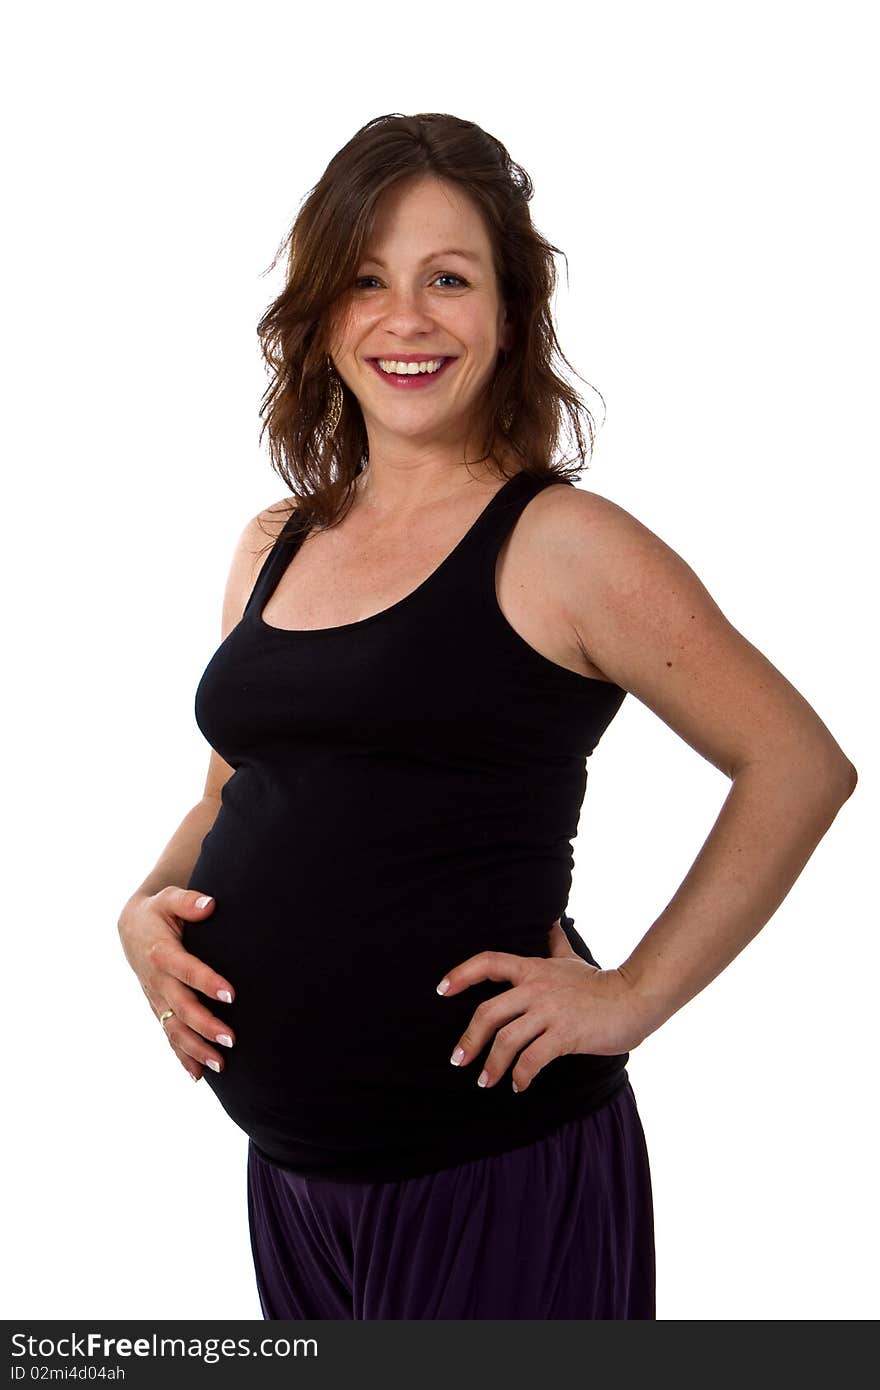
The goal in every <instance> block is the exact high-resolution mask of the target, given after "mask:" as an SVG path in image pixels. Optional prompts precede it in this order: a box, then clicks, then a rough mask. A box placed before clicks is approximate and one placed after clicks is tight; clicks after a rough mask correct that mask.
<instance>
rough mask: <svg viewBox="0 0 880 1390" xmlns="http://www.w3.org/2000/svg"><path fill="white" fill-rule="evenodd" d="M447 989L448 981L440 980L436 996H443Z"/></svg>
mask: <svg viewBox="0 0 880 1390" xmlns="http://www.w3.org/2000/svg"><path fill="white" fill-rule="evenodd" d="M448 988H449V981H448V980H441V981H440V983H439V985H438V986H437V993H438V994H445V993H446V991H447V990H448Z"/></svg>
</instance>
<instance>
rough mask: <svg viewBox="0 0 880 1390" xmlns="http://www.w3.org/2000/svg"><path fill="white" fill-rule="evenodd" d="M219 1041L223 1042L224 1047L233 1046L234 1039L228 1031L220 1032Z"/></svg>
mask: <svg viewBox="0 0 880 1390" xmlns="http://www.w3.org/2000/svg"><path fill="white" fill-rule="evenodd" d="M217 1041H218V1043H222V1044H223V1046H224V1047H231V1046H232V1039H231V1038H230V1036H229V1034H228V1033H218V1034H217Z"/></svg>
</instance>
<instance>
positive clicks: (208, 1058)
mask: <svg viewBox="0 0 880 1390" xmlns="http://www.w3.org/2000/svg"><path fill="white" fill-rule="evenodd" d="M286 512H287V508H282V507H276V508H268V509H267V510H266V511H265V512H261V513H260V514H259V515H258V516H256V517H254V518H252V520H251V521H249V522H248V524H247V526H245V528H244V530H243V531H242V533H241V535H240V537H239V540H238V543H237V546H236V550H235V554H234V556H233V560H232V565H231V567H230V571H229V577H228V580H227V584H226V592H225V595H224V599H223V617H222V623H221V635H222V638H224V639H225V638H226V637H227V636H228V634H229V633H230V632H231V631H232V629H233V627H235V626H236V624H237V623H238V622H239V621H240V620H241V617H242V614H243V612H244V608H245V605H246V603H247V599H248V597H249V595H250V593H251V591H252V589H253V585H254V583H255V582H256V578H257V575H258V572H259V568H260V565H261V564H262V563H264V562H265V559H266V551H265V549H264V547H265V546H266V544H267V543H268V542H270V541H271V540H272V539H273V538H274V536H275V535H277V532H278V529H279V523H280V522H282V521H283V519H284V516H285V515H286ZM267 521H268V523H269V524H268V527H267V525H266V523H267ZM233 771H234V769H233V768H232V767H230V766H229V764H228V763H226V762H225V761H224V760H223V759H222V758H221V757H220V755H219V754H218V753H217V752H216V751H215V750H213V749H212V750H211V757H210V763H209V767H208V775H207V779H206V782H205V789H204V792H203V793H202V797H201V799H200V800H199V801H198V802H196V804H195V805H194V806H193V807H191V809H190V810H189V811H187V813H186V815H185V816H184V818H183V820H182V821H181V822H180V825H179V826H178V827H177V829H176V830H175V832H174V834H173V835H172V837H171V839H170V840H169V841H168V844H167V845H166V846H165V848H164V849H163V851H162V853H161V855H160V856H159V859H158V861H157V863H156V864H155V866H154V867H153V868H152V869H151V870H150V872H149V873H148V874H147V877H146V878H145V879H144V881H143V883H141V884H140V886H139V887H138V888H136V889H135V891H134V893H132V895H131V897H130V898H129V899H128V901H127V902H126V904H125V906H124V907H123V909H122V911H121V913H120V915H119V921H118V930H119V936H120V940H121V942H122V946H123V950H124V951H125V955H126V958H127V960H128V962H129V964H130V965H131V967H132V969H133V970H134V971H135V974H136V975H137V977H138V979H139V981H140V984H141V987H142V989H143V991H144V993H145V994H146V996H147V999H148V1000H149V1002H150V1005H151V1007H152V1008H153V1011H154V1013H155V1014H156V1015H157V1017H158V1016H161V1015H162V1014H164V1013H166V1012H167V1011H168V1010H169V1009H170V1010H171V1011H172V1015H171V1017H170V1018H169V1019H168V1020H167V1022H166V1027H165V1031H166V1036H167V1037H168V1041H169V1042H170V1044H171V1046H172V1048H173V1050H174V1051H175V1052H176V1053H177V1056H178V1058H179V1059H180V1061H181V1063H182V1065H183V1066H184V1068H185V1070H186V1071H188V1072H189V1074H190V1075H191V1076H193V1077H194V1078H195V1079H196V1080H198V1079H199V1077H200V1076H201V1075H202V1074H203V1065H211V1066H215V1067H216V1069H217V1070H221V1069H222V1066H223V1062H222V1053H221V1051H218V1049H217V1048H216V1047H212V1046H210V1045H207V1044H206V1042H205V1039H209V1040H210V1041H211V1042H212V1043H213V1042H216V1041H218V1040H220V1039H221V1038H222V1039H226V1041H225V1042H224V1043H223V1046H231V1045H232V1044H233V1043H234V1038H233V1037H232V1036H231V1030H230V1028H229V1026H228V1025H226V1024H224V1023H223V1022H222V1021H221V1020H219V1019H217V1018H216V1017H215V1016H214V1015H213V1014H211V1012H210V1011H209V1010H208V1009H207V1008H205V1006H204V1005H203V1004H202V1003H201V1002H200V1001H199V999H198V998H197V995H196V993H195V991H199V992H200V993H201V994H203V995H205V996H206V997H207V998H208V999H216V998H218V997H220V998H224V999H227V998H228V999H231V998H232V996H233V994H234V985H233V984H232V982H230V981H227V980H225V979H224V978H223V977H222V976H221V975H218V974H217V972H216V971H215V970H212V969H211V968H210V967H209V966H207V965H206V964H205V963H204V962H202V961H200V960H198V958H197V957H195V956H193V955H191V954H190V953H189V952H187V951H186V950H185V949H184V947H183V945H182V942H181V939H180V938H181V931H182V927H181V919H183V920H184V921H186V920H201V919H203V918H204V916H205V914H206V913H208V914H210V912H211V911H213V903H212V902H208V903H205V902H204V900H203V898H202V894H201V893H200V891H199V888H198V886H197V885H196V887H195V888H193V889H187V888H186V887H184V885H185V884H187V883H189V881H190V879H191V878H192V873H193V869H194V868H195V865H196V861H197V859H198V857H199V854H200V851H201V845H202V841H203V840H204V838H205V836H206V835H207V834H208V831H209V830H210V829H211V826H212V825H213V824H214V821H215V819H216V817H217V813H218V812H219V810H220V807H221V804H222V803H221V795H222V791H223V787H224V785H225V784H226V782H227V781H228V779H229V778H230V777H231V776H232V775H233ZM200 904H201V905H200Z"/></svg>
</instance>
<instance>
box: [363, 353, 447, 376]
mask: <svg viewBox="0 0 880 1390" xmlns="http://www.w3.org/2000/svg"><path fill="white" fill-rule="evenodd" d="M445 361H446V358H445V357H435V358H434V359H433V360H432V361H431V362H397V361H396V360H395V359H394V358H393V357H380V358H378V362H379V366H380V367H381V368H382V371H383V372H388V373H389V375H394V374H396V375H397V376H417V375H418V374H419V373H422V374H424V373H426V372H427V373H433V372H438V371H439V370H440V368H441V367H442V366H443V363H444V362H445Z"/></svg>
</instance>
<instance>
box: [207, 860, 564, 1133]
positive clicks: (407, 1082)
mask: <svg viewBox="0 0 880 1390" xmlns="http://www.w3.org/2000/svg"><path fill="white" fill-rule="evenodd" d="M267 874H268V877H267V878H264V879H263V880H260V879H257V880H256V881H257V882H259V883H260V890H259V892H255V891H254V889H253V887H252V886H250V885H252V884H253V882H254V881H255V880H254V878H253V877H252V876H251V875H250V874H248V875H246V876H245V877H246V878H247V880H248V885H249V886H248V887H247V888H245V887H244V886H243V885H242V884H241V883H240V882H238V881H237V877H236V873H235V872H230V865H229V863H228V862H224V861H223V860H221V859H219V858H215V856H214V855H213V854H211V853H208V852H205V853H203V855H202V857H201V858H200V861H199V863H198V864H197V865H196V868H195V869H194V871H193V875H192V878H191V880H190V886H192V887H194V888H198V889H199V891H201V892H207V893H211V894H212V895H213V896H214V897H215V905H214V909H213V911H212V913H211V914H210V916H209V917H207V918H205V919H204V920H203V921H201V922H198V923H195V922H188V923H185V924H184V928H183V944H184V946H185V947H186V949H187V950H188V951H190V952H191V953H192V954H193V955H195V956H197V957H198V958H199V959H200V960H203V961H205V962H206V964H208V965H211V966H212V967H213V968H214V969H216V970H218V971H219V972H220V973H221V974H223V975H224V976H225V977H226V978H227V979H228V980H229V981H230V983H231V984H232V986H233V989H234V992H235V997H234V1001H233V1003H232V1004H223V1003H222V1002H220V1001H211V1005H210V1006H211V1008H212V1012H214V1013H215V1015H216V1016H217V1017H218V1018H220V1019H223V1020H224V1021H228V1022H229V1023H230V1024H231V1025H232V1027H233V1029H234V1032H235V1038H236V1041H235V1045H234V1047H232V1048H230V1049H228V1050H226V1049H224V1050H223V1053H222V1056H223V1069H222V1071H221V1072H220V1073H219V1074H218V1073H214V1072H213V1071H211V1070H208V1071H206V1072H205V1078H206V1080H207V1081H208V1084H209V1085H210V1086H211V1088H212V1089H213V1090H214V1091H215V1093H216V1094H217V1096H218V1098H219V1099H220V1101H221V1103H222V1104H223V1105H224V1107H225V1108H226V1110H227V1111H228V1113H229V1114H230V1115H231V1117H232V1118H233V1119H234V1120H235V1121H236V1122H237V1123H238V1124H239V1125H241V1127H242V1128H243V1129H245V1130H246V1131H247V1132H248V1133H251V1134H258V1133H260V1132H261V1129H264V1128H266V1127H271V1126H272V1125H273V1124H275V1123H276V1122H280V1119H281V1117H283V1118H284V1121H285V1123H287V1124H289V1123H290V1121H291V1117H295V1116H296V1115H298V1114H300V1115H302V1116H304V1117H308V1116H312V1117H315V1116H318V1115H320V1116H321V1117H322V1118H321V1129H322V1132H326V1128H327V1124H328V1122H329V1120H328V1117H332V1115H333V1113H334V1112H341V1113H344V1109H345V1104H346V1099H347V1098H350V1099H351V1101H352V1103H353V1104H356V1105H357V1107H358V1108H360V1109H363V1107H364V1106H365V1105H366V1104H368V1102H369V1098H370V1096H371V1095H375V1096H376V1098H377V1104H378V1103H381V1106H382V1107H383V1109H384V1110H385V1111H386V1112H387V1111H388V1110H389V1109H393V1108H394V1107H395V1106H396V1107H398V1108H399V1110H400V1112H401V1113H405V1112H406V1111H407V1110H408V1109H410V1108H412V1107H413V1106H416V1107H418V1108H424V1107H429V1106H430V1105H431V1103H432V1101H441V1100H442V1099H443V1098H444V1097H454V1096H455V1095H460V1094H461V1092H462V1088H463V1087H468V1088H470V1087H472V1086H474V1085H475V1083H476V1076H477V1070H475V1069H474V1067H473V1065H471V1066H469V1067H468V1068H465V1069H464V1070H461V1069H458V1068H455V1067H453V1066H451V1065H450V1062H449V1057H450V1054H451V1052H452V1049H453V1047H454V1046H455V1044H456V1043H457V1042H458V1040H459V1038H460V1037H461V1034H462V1033H463V1032H464V1031H465V1029H466V1027H467V1026H468V1024H469V1022H470V1020H471V1018H472V1016H473V1013H474V1010H475V1009H476V1007H477V1005H478V1004H479V1003H481V1002H482V1000H483V999H489V998H492V997H493V996H494V995H496V994H499V993H501V992H503V991H505V990H507V989H508V988H509V987H510V986H509V984H508V983H507V982H494V981H485V982H481V983H479V984H476V985H472V986H470V987H469V988H468V989H466V990H464V991H463V992H462V993H461V994H460V995H456V996H453V997H450V998H443V997H442V996H440V995H438V994H437V992H436V986H437V984H438V983H439V981H440V980H441V979H442V977H443V975H444V974H445V973H446V972H447V971H448V970H449V969H451V968H452V967H453V966H454V965H457V964H459V963H460V962H461V961H463V960H465V959H467V958H468V957H469V956H471V955H475V954H476V953H477V952H479V951H481V950H484V949H487V948H488V949H495V950H505V951H510V952H512V953H514V954H517V955H533V956H534V955H540V956H547V955H548V954H549V943H548V935H549V929H550V923H548V922H543V921H537V922H536V921H535V920H534V919H532V920H531V921H527V922H513V921H511V920H510V919H509V918H508V917H504V918H503V919H502V918H500V917H495V916H494V915H493V914H490V913H487V911H486V909H485V907H484V906H479V907H474V906H472V905H471V906H468V905H467V903H466V902H463V900H462V896H461V893H460V892H459V895H458V897H457V898H456V899H454V900H450V902H449V903H448V905H446V906H444V905H443V904H442V903H441V902H438V901H437V899H436V897H434V898H432V901H431V902H430V904H421V905H420V904H413V903H412V902H410V904H409V906H408V908H407V909H406V910H405V911H404V910H403V909H402V908H401V907H400V905H399V903H396V902H395V903H391V904H390V905H389V903H388V901H387V899H386V898H382V899H380V900H379V901H378V902H376V903H374V904H373V905H372V906H370V907H368V906H367V905H366V904H364V903H363V901H360V902H359V901H357V900H356V895H352V896H351V897H349V898H346V899H345V900H344V901H342V896H343V895H342V894H341V893H340V891H339V890H338V889H337V892H336V901H335V903H334V905H333V906H332V907H328V906H327V895H326V894H322V900H321V901H315V900H314V899H313V895H312V894H311V893H310V892H309V891H308V889H307V888H306V887H303V886H299V887H298V886H297V875H295V874H292V873H287V874H286V875H285V876H284V877H283V879H282V878H281V877H280V876H279V874H278V872H277V865H276V867H275V869H274V871H272V872H269V871H268V869H267ZM268 883H271V888H267V884H268ZM340 903H341V905H340ZM313 1122H314V1123H317V1121H313ZM308 1123H309V1121H308V1120H304V1124H305V1125H306V1127H307V1126H308Z"/></svg>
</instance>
